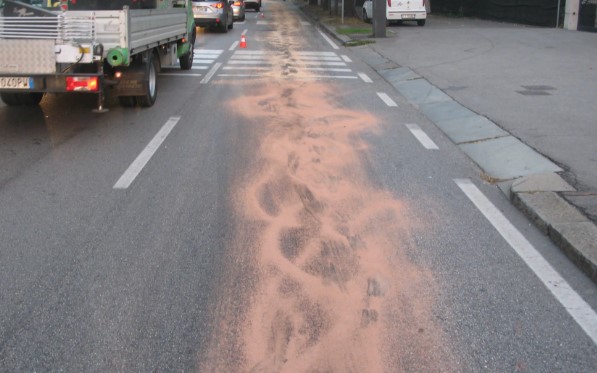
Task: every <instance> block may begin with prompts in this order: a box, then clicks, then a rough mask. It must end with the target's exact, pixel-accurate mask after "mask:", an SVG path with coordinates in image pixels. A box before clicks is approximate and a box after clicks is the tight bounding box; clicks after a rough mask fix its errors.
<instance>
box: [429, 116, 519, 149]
mask: <svg viewBox="0 0 597 373" xmlns="http://www.w3.org/2000/svg"><path fill="white" fill-rule="evenodd" d="M435 124H436V125H437V126H438V127H439V128H440V129H441V130H442V131H443V132H444V133H445V134H446V135H447V136H448V137H449V138H450V139H451V140H452V141H453V142H454V143H455V144H461V143H464V142H473V141H479V140H487V139H493V138H496V137H504V136H508V135H509V133H508V132H506V131H504V130H503V129H501V128H500V127H498V126H497V125H496V124H495V123H493V122H492V121H490V120H489V119H487V118H485V117H482V116H480V115H475V116H473V117H464V118H454V119H448V120H440V121H438V122H435Z"/></svg>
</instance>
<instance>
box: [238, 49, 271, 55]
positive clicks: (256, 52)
mask: <svg viewBox="0 0 597 373" xmlns="http://www.w3.org/2000/svg"><path fill="white" fill-rule="evenodd" d="M240 54H244V55H247V54H249V55H250V54H253V55H258V54H266V51H247V50H238V51H236V52H234V55H235V56H236V55H240Z"/></svg>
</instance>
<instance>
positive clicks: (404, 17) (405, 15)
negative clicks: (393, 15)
mask: <svg viewBox="0 0 597 373" xmlns="http://www.w3.org/2000/svg"><path fill="white" fill-rule="evenodd" d="M402 19H415V15H414V14H403V15H402Z"/></svg>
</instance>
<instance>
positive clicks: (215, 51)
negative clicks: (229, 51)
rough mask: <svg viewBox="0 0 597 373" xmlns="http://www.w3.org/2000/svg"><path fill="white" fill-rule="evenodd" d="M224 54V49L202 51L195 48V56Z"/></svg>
mask: <svg viewBox="0 0 597 373" xmlns="http://www.w3.org/2000/svg"><path fill="white" fill-rule="evenodd" d="M222 52H224V50H222V49H200V48H195V54H215V55H217V56H219V55H220V54H222Z"/></svg>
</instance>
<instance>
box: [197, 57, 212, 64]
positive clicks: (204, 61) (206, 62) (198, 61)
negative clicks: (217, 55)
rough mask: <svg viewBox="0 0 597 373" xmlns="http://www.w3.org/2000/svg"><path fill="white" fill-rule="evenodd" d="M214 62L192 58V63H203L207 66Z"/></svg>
mask: <svg viewBox="0 0 597 373" xmlns="http://www.w3.org/2000/svg"><path fill="white" fill-rule="evenodd" d="M214 61H215V60H204V59H199V58H193V63H205V64H208V65H211V64H212V63H214Z"/></svg>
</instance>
